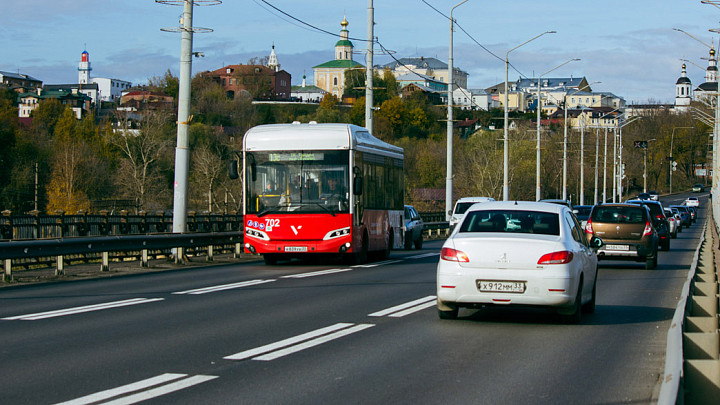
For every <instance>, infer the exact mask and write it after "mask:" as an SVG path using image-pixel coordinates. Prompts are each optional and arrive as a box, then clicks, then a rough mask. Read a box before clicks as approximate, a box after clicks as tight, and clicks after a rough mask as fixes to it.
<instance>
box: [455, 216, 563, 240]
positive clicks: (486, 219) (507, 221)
mask: <svg viewBox="0 0 720 405" xmlns="http://www.w3.org/2000/svg"><path fill="white" fill-rule="evenodd" d="M559 221H560V220H559V216H558V214H556V213H552V212H537V211H513V210H487V211H485V210H483V211H471V212H469V213H468V214H467V215H466V216H465V220H464V221H463V223H462V225H461V226H460V231H459V232H460V233H463V232H501V233H537V234H542V235H560V223H559Z"/></svg>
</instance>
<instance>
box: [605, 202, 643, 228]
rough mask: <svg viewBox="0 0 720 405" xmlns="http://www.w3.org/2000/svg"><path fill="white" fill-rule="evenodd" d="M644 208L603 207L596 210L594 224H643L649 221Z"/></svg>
mask: <svg viewBox="0 0 720 405" xmlns="http://www.w3.org/2000/svg"><path fill="white" fill-rule="evenodd" d="M646 212H647V211H646V210H645V208H644V207H642V206H638V207H603V206H599V207H597V208H595V211H593V214H592V222H605V223H615V224H641V223H643V222H646V221H647V218H646V217H645V213H646Z"/></svg>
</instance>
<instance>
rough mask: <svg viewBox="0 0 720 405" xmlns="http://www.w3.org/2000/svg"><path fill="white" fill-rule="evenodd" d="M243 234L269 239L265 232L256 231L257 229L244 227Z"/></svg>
mask: <svg viewBox="0 0 720 405" xmlns="http://www.w3.org/2000/svg"><path fill="white" fill-rule="evenodd" d="M245 235H246V236H249V237H251V238H257V239H262V240H270V237H269V236H268V235H267V234H266V233H265V232H263V231H258V230H257V229H251V228H245Z"/></svg>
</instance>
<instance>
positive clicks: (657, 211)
mask: <svg viewBox="0 0 720 405" xmlns="http://www.w3.org/2000/svg"><path fill="white" fill-rule="evenodd" d="M625 202H626V203H628V204H640V205H644V206H646V207H648V210H650V217H651V218H652V224H653V227H654V228H655V230H656V231H657V234H658V244H659V246H658V247H659V248H660V249H662V250H670V221H668V219H667V217H666V216H665V208H664V207H663V206H662V204H661V203H660V202H659V201H652V200H628V201H625Z"/></svg>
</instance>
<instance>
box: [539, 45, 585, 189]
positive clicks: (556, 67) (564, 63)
mask: <svg viewBox="0 0 720 405" xmlns="http://www.w3.org/2000/svg"><path fill="white" fill-rule="evenodd" d="M579 60H580V59H577V58H575V59H570V60H567V61H565V62H563V63H561V64H560V65H557V66H555V67H554V68H552V69H550V70H548V71H547V72H545V73H543V74H541V75H539V76H538V78H537V80H538V83H537V145H536V146H535V153H536V163H535V201H540V112H541V110H542V107H541V105H542V103H541V99H540V82H541V79H542V77H543V76H545V75H546V74H548V73H550V72H552V71H554V70H556V69H559V68H561V67H563V66H565V65H567V64H568V63H570V62H575V61H579Z"/></svg>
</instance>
